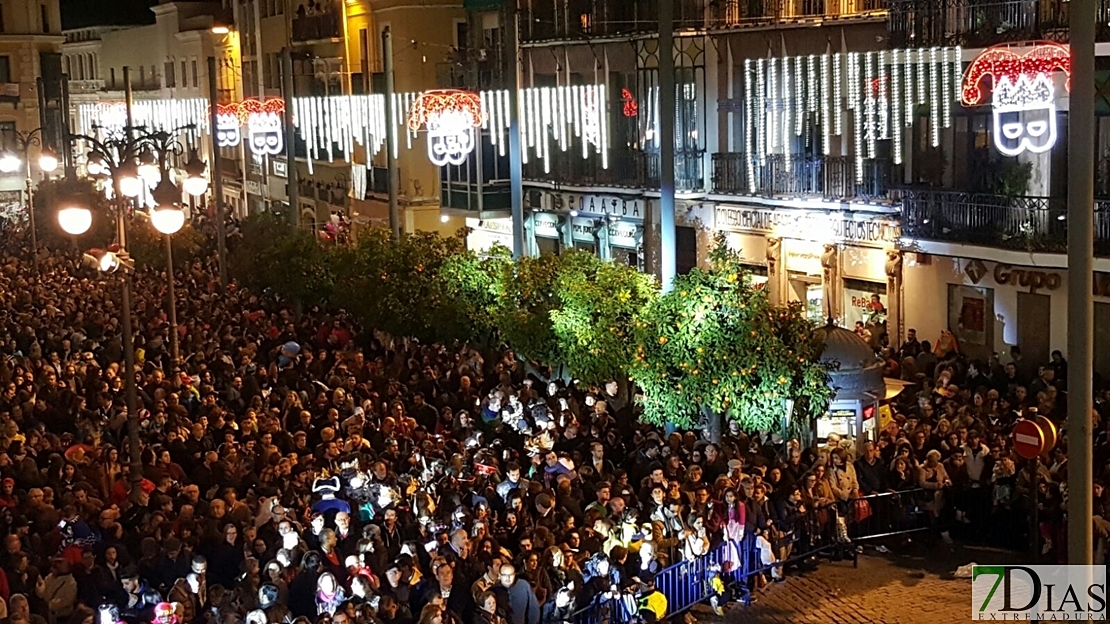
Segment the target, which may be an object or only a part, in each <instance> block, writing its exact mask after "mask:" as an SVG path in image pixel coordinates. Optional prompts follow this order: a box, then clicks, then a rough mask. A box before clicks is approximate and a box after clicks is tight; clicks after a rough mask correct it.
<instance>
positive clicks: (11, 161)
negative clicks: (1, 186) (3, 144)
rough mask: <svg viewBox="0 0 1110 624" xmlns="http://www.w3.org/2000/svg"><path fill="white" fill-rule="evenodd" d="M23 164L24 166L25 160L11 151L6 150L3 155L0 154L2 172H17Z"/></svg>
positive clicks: (0, 169)
mask: <svg viewBox="0 0 1110 624" xmlns="http://www.w3.org/2000/svg"><path fill="white" fill-rule="evenodd" d="M21 166H23V161H21V160H20V159H19V156H16V155H15V154H13V153H11V152H5V153H4V155H3V156H0V172H3V173H15V172H16V171H19V168H20V167H21Z"/></svg>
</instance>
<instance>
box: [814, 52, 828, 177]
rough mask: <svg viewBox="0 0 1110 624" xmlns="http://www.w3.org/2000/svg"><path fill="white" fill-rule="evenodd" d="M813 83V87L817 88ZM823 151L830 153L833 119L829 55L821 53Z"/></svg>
mask: <svg viewBox="0 0 1110 624" xmlns="http://www.w3.org/2000/svg"><path fill="white" fill-rule="evenodd" d="M815 87H816V85H815V84H814V85H812V86H811V88H815ZM820 97H821V117H820V123H821V153H822V154H825V155H826V156H827V155H828V154H829V149H830V147H829V131H830V126H831V125H832V120H831V119H829V55H828V54H823V55H821V89H820Z"/></svg>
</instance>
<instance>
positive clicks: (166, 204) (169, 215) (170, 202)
mask: <svg viewBox="0 0 1110 624" xmlns="http://www.w3.org/2000/svg"><path fill="white" fill-rule="evenodd" d="M153 195H154V203H155V204H156V205H155V207H154V209H153V210H151V211H150V224H151V225H153V226H154V229H156V230H158V231H159V232H161V233H163V234H165V235H167V236H169V235H170V234H176V233H177V232H178V231H179V230H180V229H181V228H182V227H183V226H184V225H185V211H184V210H182V209H181V207H180V206H178V205H177V200H179V199H180V198H181V191H180V190H179V189H178V188H177V185H176V184H174V183H173V182H170V180H169V177H168V176H165V177H163V178H162V181H161V182H159V183H158V187H157V188H155V189H154V193H153ZM167 249H170V248H167ZM167 262H168V263H169V270H170V271H171V273H172V271H173V257H172V251H170V252H167Z"/></svg>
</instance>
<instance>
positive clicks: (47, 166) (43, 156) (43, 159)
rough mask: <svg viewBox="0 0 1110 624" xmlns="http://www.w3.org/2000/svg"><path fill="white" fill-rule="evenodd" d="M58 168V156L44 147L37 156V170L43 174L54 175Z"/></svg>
mask: <svg viewBox="0 0 1110 624" xmlns="http://www.w3.org/2000/svg"><path fill="white" fill-rule="evenodd" d="M57 168H58V155H57V154H55V153H54V150H52V149H50V148H46V147H44V148H43V149H42V152H41V153H40V154H39V170H41V171H42V172H43V173H54V170H55V169H57Z"/></svg>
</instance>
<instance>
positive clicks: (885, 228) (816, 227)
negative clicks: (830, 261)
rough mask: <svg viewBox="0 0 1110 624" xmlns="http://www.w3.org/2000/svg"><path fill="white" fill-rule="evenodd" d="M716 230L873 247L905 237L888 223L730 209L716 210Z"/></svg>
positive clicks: (795, 212) (799, 212)
mask: <svg viewBox="0 0 1110 624" xmlns="http://www.w3.org/2000/svg"><path fill="white" fill-rule="evenodd" d="M717 227H718V228H720V229H723V230H743V231H753V232H762V233H765V234H786V235H788V236H789V237H791V238H802V239H808V240H818V241H825V240H829V239H832V240H833V241H838V242H845V243H860V244H870V245H882V244H893V243H894V242H896V241H897V240H898V238H899V237H901V235H902V228H901V226H900V225H899V224H898V223H897V222H894V221H889V220H886V219H853V218H848V217H842V216H837V215H829V214H826V213H824V212H808V211H804V210H773V209H767V208H745V207H730V206H717Z"/></svg>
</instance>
